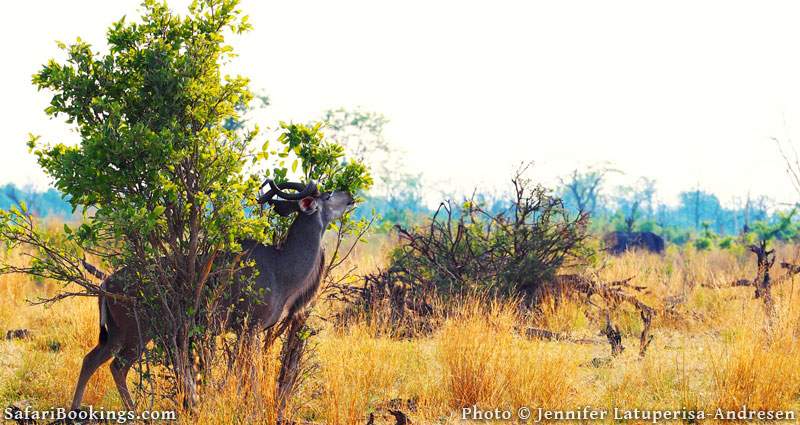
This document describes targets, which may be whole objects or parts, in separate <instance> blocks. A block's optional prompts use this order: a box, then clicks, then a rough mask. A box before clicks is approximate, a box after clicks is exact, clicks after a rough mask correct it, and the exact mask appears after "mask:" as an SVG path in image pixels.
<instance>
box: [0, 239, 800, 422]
mask: <svg viewBox="0 0 800 425" xmlns="http://www.w3.org/2000/svg"><path fill="white" fill-rule="evenodd" d="M391 244H392V242H391V240H390V239H387V238H383V239H380V238H378V239H373V240H371V241H370V242H369V243H367V244H362V245H361V246H359V247H358V249H357V251H356V253H355V255H354V256H353V257H352V258H351V259H350V260H349V261H351V262H352V264H354V265H356V266H357V267H358V272H360V273H367V272H370V271H373V270H375V269H376V268H377V267H379V266H380V265H382V264H384V262H385V255H386V252H387V251H388V249H389V247H390V246H391ZM777 253H778V262H780V261H784V260H788V261H792V260H793V259H794V258H796V256H797V249H796V247H793V246H779V247H778V249H777ZM10 255H12V256H19V253H18V252H12V253H11V254H10ZM602 261H603V262H604V263H605V266H604V267H602V268H601V272H600V274H601V277H602V278H603V279H607V280H616V279H623V278H627V277H630V276H635V279H634V283H635V284H637V285H641V286H646V287H647V291H646V292H647V293H646V294H640V295H639V296H640V298H641V299H642V300H643V301H645V302H647V303H648V304H649V305H651V306H653V307H654V308H656V309H657V310H658V315H657V316H656V317H655V319H654V321H653V335H654V340H653V343H652V344H651V346H650V347H649V349H648V350H647V353H646V355H645V356H644V358H640V356H639V350H638V345H639V340H638V339H639V332H640V331H641V327H642V324H641V319H640V318H639V315H638V313H637V312H636V311H635V310H634V309H632V308H631V309H626V308H622V309H619V310H617V311H616V312H615V313H614V316H613V320H614V322H615V323H616V324H617V325H618V326H619V327H620V329H621V331H622V334H623V344H624V345H625V346H626V347H627V349H626V350H625V351H624V352H623V353H622V354H621V355H620V356H618V357H616V358H614V359H613V360H612V361H611V362H610V363H609V364H607V365H605V364H600V365H599V366H600V367H596V366H598V365H592V360H593V359H600V358H607V357H609V354H610V348H609V345H608V344H578V343H574V342H567V341H556V342H553V341H542V340H536V339H528V338H526V337H524V336H522V334H521V333H520V329H524V328H526V327H528V326H531V327H537V328H545V329H549V330H552V331H557V332H565V333H568V334H570V335H571V336H572V337H574V338H587V339H595V340H598V339H599V340H601V341H602V340H603V337H600V336H598V331H599V330H600V328H601V327H602V326H603V322H602V320H600V319H599V318H598V316H597V314H596V313H597V310H596V309H595V310H593V307H591V306H587V305H585V304H582V303H579V302H578V301H570V300H567V301H564V302H561V303H560V304H559V305H558V307H556V306H555V303H553V302H552V301H547V302H546V304H545V306H544V308H543V314H541V315H539V316H538V317H531V316H529V317H522V315H521V314H520V313H519V311H520V310H519V309H518V308H517V307H516V305H515V304H514V303H513V302H512V301H507V302H490V301H486V300H485V299H481V298H480V297H474V298H471V299H467V300H465V301H463V302H462V303H460V305H458V306H456V307H455V308H451V310H452V311H454V313H451V314H450V315H449V317H441V318H439V319H440V321H441V326H440V327H438V328H437V329H436V330H435V331H434V332H433V333H432V334H430V335H427V336H420V337H418V338H414V339H399V338H389V337H386V336H376V335H381V334H385V333H382V332H379V331H380V329H376V328H375V326H376V325H370V324H368V323H367V321H361V322H360V323H357V324H354V325H351V326H348V327H347V328H346V329H337V328H336V327H335V326H333V325H332V323H331V322H326V321H324V320H321V319H319V318H318V319H315V320H314V322H315V327H317V328H319V334H317V335H315V336H313V337H312V342H311V346H312V348H313V349H312V350H311V351H312V352H311V357H310V359H309V361H308V362H307V365H309V366H311V368H310V369H309V370H308V373H307V375H306V376H305V380H304V382H303V383H302V385H301V387H300V389H299V391H298V393H297V394H296V396H295V398H294V401H293V405H292V408H293V410H294V412H295V414H294V417H293V418H294V420H296V421H297V422H298V423H303V421H308V422H313V423H328V424H354V423H361V424H363V423H366V422H367V420H368V417H369V414H370V412H375V413H377V416H376V417H375V418H376V422H375V423H380V419H381V418H382V416H381V415H382V412H386V406H387V405H388V404H389V402H390V401H391V400H395V401H394V403H395V404H397V403H398V401H397V399H399V400H400V401H399V404H400V405H401V407H400V408H401V409H403V410H404V411H405V412H406V413H408V415H409V417H410V418H411V420H412V421H413V422H414V423H461V422H462V421H461V409H460V407H461V406H470V405H473V404H476V405H478V406H481V407H484V408H487V409H489V408H495V407H499V408H504V409H505V408H510V409H516V408H518V407H520V406H529V407H532V408H536V407H545V408H550V409H575V408H581V407H582V406H584V405H591V406H593V407H594V408H605V409H609V410H610V409H613V408H614V407H620V408H624V409H635V408H638V409H670V410H675V409H681V408H686V409H705V410H707V411H711V410H713V409H715V408H717V407H721V408H724V409H732V410H736V409H739V408H741V406H742V405H747V406H748V408H751V409H773V410H774V409H791V410H797V409H799V408H800V403H799V400H798V394H800V352H798V351H800V349H798V347H797V344H796V343H795V340H796V338H797V336H798V334H799V333H800V293H798V291H800V285H798V284H797V283H798V282H795V281H794V280H787V281H785V282H783V283H782V284H780V285H779V286H777V287H775V288H774V289H773V293H774V296H775V299H776V314H775V316H774V318H773V319H772V321H771V324H770V321H768V320H767V318H766V315H765V312H764V307H763V303H762V302H761V300H758V299H754V297H753V288H752V287H731V282H733V281H736V280H738V279H742V278H748V279H752V277H753V276H754V275H755V273H756V270H755V260H754V255H753V254H751V253H749V252H747V251H744V250H740V251H739V252H731V251H719V250H717V251H710V252H698V251H695V250H693V249H691V248H687V249H682V248H680V249H679V248H677V247H675V246H670V247H669V249H668V250H667V252H666V254H664V255H663V256H658V255H653V254H647V253H640V252H633V253H627V254H625V255H623V256H620V257H606V258H604V259H603V260H602ZM774 273H775V274H781V273H782V271H780V270H779V269H778V267H777V266H776V268H775V270H774ZM58 289H59V287H58V286H57V285H56V284H54V283H50V282H44V283H36V282H34V281H32V280H30V279H29V278H27V277H23V276H6V277H2V278H0V331H2V332H3V335H5V332H6V330H11V329H28V330H29V331H30V336H29V337H28V338H23V339H12V340H0V405H2V406H8V405H9V404H11V403H18V404H19V403H28V404H30V405H32V406H33V407H35V408H38V409H49V408H51V407H59V406H60V407H66V406H68V405H69V402H70V401H71V397H72V391H73V389H74V383H75V380H76V377H77V375H78V371H79V370H80V365H81V361H82V358H83V356H84V355H85V354H86V353H87V352H88V351H89V350H90V349H91V348H92V347H94V345H95V343H96V341H97V338H98V317H97V316H98V311H97V301H96V300H95V299H94V298H82V299H70V300H68V301H64V302H60V303H56V304H55V305H53V306H51V307H45V306H31V305H29V304H28V303H26V301H25V300H26V299H34V298H36V297H37V296H41V295H52V294H53V293H55V291H57V290H58ZM670 299H671V300H675V299H678V300H683V301H682V302H678V303H677V306H676V307H675V308H674V311H673V312H672V313H670V314H667V313H665V303H666V302H667V300H670ZM451 307H452V306H451ZM336 308H337V306H336V305H332V304H330V303H319V304H318V305H317V309H318V310H319V311H321V312H322V314H321V316H326V315H327V312H331V311H333V310H335V309H336ZM586 312H589V314H587V313H586ZM373 323H374V322H373ZM273 350H274V352H271V353H268V354H267V355H259V356H258V358H256V359H255V360H256V361H257V362H259V364H260V365H261V367H260V370H261V372H260V375H259V377H258V382H259V385H258V386H257V387H258V388H257V390H256V391H253V390H252V388H250V384H251V383H252V382H250V383H248V382H244V383H243V382H240V381H238V380H235V379H232V380H229V383H228V384H227V385H226V386H225V387H224V388H220V389H214V390H208V391H207V392H206V396H205V398H204V401H203V403H202V404H201V405H200V407H199V408H198V411H197V413H196V416H195V417H193V418H192V419H191V420H190V419H188V418H187V417H185V416H184V417H183V419H180V420H181V422H197V423H220V424H223V423H226V424H227V423H242V424H244V423H270V422H271V421H273V420H274V418H272V417H271V413H270V409H269V408H268V406H270V403H271V402H272V399H273V392H274V381H275V374H276V371H277V367H276V366H277V365H276V363H277V362H275V361H274V358H275V356H276V353H277V350H278V348H277V347H275V348H273ZM135 375H136V374H135V373H132V374H131V376H130V377H129V380H130V381H131V383H134V382H137V380H138V377H137V376H135ZM408 400H412V402H411V404H412V406H411V408H409V406H408ZM142 403H143V402H142V401H140V406H142ZM84 404H92V405H94V406H95V409H100V408H101V407H102V408H105V409H106V410H116V409H122V403H121V401H120V398H119V395H118V394H117V391H116V389H115V387H114V384H113V380H112V378H111V375H110V373H109V371H108V368H107V367H106V366H103V367H101V369H100V370H99V371H98V373H97V374H95V376H94V377H93V378H92V380H91V381H90V383H89V386H88V388H87V392H86V396H85V398H84ZM156 407H157V408H172V406H170V404H169V403H168V402H166V401H162V402H158V403H157V406H156ZM384 416H385V415H384ZM635 422H636V421H632V422H630V423H635ZM711 422H713V421H711ZM391 423H394V422H391Z"/></svg>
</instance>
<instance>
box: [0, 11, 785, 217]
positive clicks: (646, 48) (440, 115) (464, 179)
mask: <svg viewBox="0 0 800 425" xmlns="http://www.w3.org/2000/svg"><path fill="white" fill-rule="evenodd" d="M187 3H188V2H187V1H174V2H170V4H171V5H172V7H173V9H176V10H178V11H180V12H183V11H184V10H185V4H187ZM242 8H243V9H244V10H245V12H246V13H248V14H249V15H250V19H251V22H252V23H253V24H254V26H255V30H254V31H252V32H250V33H248V34H246V35H244V36H241V37H238V38H234V39H233V45H234V46H235V47H236V48H237V50H238V52H239V54H240V56H239V58H238V59H237V60H236V62H235V63H233V64H232V66H231V69H232V70H234V71H236V72H239V73H241V74H243V75H245V76H249V77H250V78H251V80H252V87H253V88H255V89H259V90H263V91H264V92H265V93H266V94H268V95H269V96H270V98H271V101H272V106H271V107H270V108H269V109H268V115H269V116H268V119H266V120H265V121H264V122H265V123H267V124H269V123H274V122H275V121H277V120H285V121H291V120H294V121H302V122H305V121H309V120H311V119H315V118H318V117H319V116H320V115H321V114H322V112H323V111H324V110H326V109H328V108H335V107H339V106H344V107H349V108H351V107H356V106H360V107H362V108H363V109H365V110H372V111H377V112H381V113H383V114H385V115H386V116H387V117H388V118H389V119H390V120H391V123H390V125H389V126H388V128H387V134H386V136H387V139H388V140H389V141H390V142H392V143H393V144H394V145H395V146H397V147H399V148H400V149H402V150H404V151H405V152H406V158H407V162H408V164H409V165H408V167H409V169H410V170H411V171H418V172H422V173H423V175H424V176H425V179H426V182H427V183H429V184H430V185H436V186H442V187H447V188H454V189H458V190H465V189H467V188H469V187H472V186H474V185H478V186H480V187H481V188H486V189H492V188H496V187H498V186H499V185H502V184H504V183H505V182H506V181H507V180H508V177H509V175H510V173H511V171H512V169H513V167H514V164H516V163H518V162H519V161H521V160H534V161H536V162H537V164H538V166H537V172H536V174H537V176H538V177H539V178H540V179H541V181H542V182H544V183H549V184H552V183H554V182H555V181H556V179H555V177H556V176H558V175H563V174H566V173H568V172H569V171H571V170H572V169H573V168H576V167H583V166H586V165H588V164H593V163H601V162H608V163H610V164H611V165H612V166H614V167H615V168H618V169H620V170H623V171H624V172H625V173H626V176H625V177H624V178H620V179H618V180H620V181H624V180H626V179H627V180H628V181H633V180H635V179H636V178H637V177H638V176H647V177H650V178H655V179H656V181H657V186H658V189H659V193H660V195H661V198H662V199H665V200H667V201H670V200H671V199H674V197H675V195H676V194H677V193H678V192H679V191H680V190H688V189H691V188H693V187H695V186H696V185H698V184H699V185H700V187H701V188H703V189H705V190H708V191H712V192H714V193H716V194H718V195H719V196H720V198H721V200H722V201H723V202H724V203H727V202H729V201H730V200H731V199H732V198H733V197H734V196H740V197H744V196H746V194H747V192H748V191H750V192H752V193H754V194H766V195H769V196H771V197H773V198H775V199H776V200H778V201H795V200H797V198H798V195H797V194H796V193H795V191H794V190H793V188H792V186H791V184H790V182H789V180H788V178H787V177H786V174H785V172H784V165H783V160H782V159H781V157H780V156H779V154H778V152H777V149H776V147H775V144H774V142H772V141H771V139H770V138H771V137H781V138H784V139H785V138H787V137H789V136H791V135H792V134H794V135H795V137H794V139H796V140H798V143H800V137H798V132H800V25H798V22H797V17H798V16H800V15H798V12H800V10H799V9H798V7H797V6H794V5H793V3H792V2H785V3H781V2H765V1H759V2H755V1H754V2H746V3H745V2H731V1H723V2H702V3H701V2H698V1H686V2H682V1H670V2H648V1H641V0H637V1H631V2H606V1H603V2H598V1H587V2H571V1H557V2H533V1H481V2H476V1H463V0H462V1H430V0H428V1H395V2H386V1H375V0H368V1H336V0H327V1H280V2H277V1H260V2H259V1H254V0H249V1H248V0H245V1H243V2H242ZM137 9H138V1H135V0H134V1H128V0H126V1H113V2H111V1H94V0H93V1H86V0H73V1H69V2H64V1H46V2H42V1H33V0H29V1H25V2H11V3H8V4H5V5H4V12H5V13H4V15H5V16H6V19H5V20H4V23H3V25H2V26H0V37H2V39H3V40H4V49H3V50H4V52H3V57H4V58H5V59H4V61H3V65H2V66H1V67H0V84H2V89H3V90H2V93H3V95H4V97H5V99H4V101H3V102H2V103H0V108H2V116H3V117H4V121H5V122H4V125H2V127H0V146H2V152H3V155H0V183H5V182H8V181H13V182H16V183H19V184H34V185H37V186H39V187H44V186H46V185H47V184H48V180H47V179H46V178H45V176H44V175H43V174H42V173H41V172H40V171H39V170H38V168H37V166H36V165H35V163H34V161H33V158H32V157H31V155H29V154H28V153H27V148H26V146H25V141H26V140H27V136H26V135H27V133H29V132H33V133H35V134H40V135H42V136H43V137H44V139H45V140H49V141H59V140H67V141H69V140H72V141H74V140H75V136H74V135H70V134H69V133H68V132H67V131H66V130H65V128H66V127H65V126H64V124H63V123H62V122H60V121H58V120H49V119H48V118H47V117H46V116H45V114H44V112H43V109H44V108H45V106H46V105H47V101H48V99H49V98H48V96H47V95H46V94H44V93H37V92H36V91H35V89H34V88H33V86H32V85H31V84H30V77H31V75H32V74H33V73H34V72H35V71H36V70H37V69H38V68H39V67H40V65H41V64H43V63H44V62H45V61H46V60H47V59H48V58H50V57H53V56H56V55H57V54H58V49H57V48H56V46H55V43H54V40H62V41H65V42H69V41H73V40H74V39H75V37H77V36H81V37H82V38H83V39H85V40H87V41H89V42H90V43H92V44H93V45H95V46H96V47H102V46H104V45H105V43H104V36H105V30H106V28H107V27H108V25H109V24H110V23H111V22H112V21H114V20H116V19H118V18H119V17H121V16H122V15H123V14H128V15H129V17H133V16H136V15H137V13H136V11H137ZM784 123H785V124H784Z"/></svg>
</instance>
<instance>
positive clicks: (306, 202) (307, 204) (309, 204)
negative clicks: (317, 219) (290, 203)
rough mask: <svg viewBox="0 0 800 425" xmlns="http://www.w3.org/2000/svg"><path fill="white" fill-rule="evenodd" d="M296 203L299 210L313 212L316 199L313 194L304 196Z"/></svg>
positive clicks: (315, 208) (315, 209)
mask: <svg viewBox="0 0 800 425" xmlns="http://www.w3.org/2000/svg"><path fill="white" fill-rule="evenodd" d="M297 205H298V207H300V211H302V212H303V213H305V214H313V213H314V212H315V211H317V199H316V198H314V197H313V196H306V197H305V198H303V199H301V200H299V201H298V202H297Z"/></svg>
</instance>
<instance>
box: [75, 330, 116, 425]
mask: <svg viewBox="0 0 800 425" xmlns="http://www.w3.org/2000/svg"><path fill="white" fill-rule="evenodd" d="M113 354H114V353H113V347H112V345H111V344H110V343H109V342H108V341H106V342H101V343H99V344H97V346H96V347H94V348H93V349H92V351H90V352H89V354H87V355H86V357H84V358H83V366H81V374H80V376H79V377H78V384H77V385H76V386H75V396H74V397H73V398H72V407H71V409H72V410H77V409H80V407H81V400H82V399H83V393H84V391H85V390H86V384H87V383H88V382H89V378H91V377H92V375H94V372H95V371H96V370H97V368H98V367H100V365H102V364H103V363H105V362H107V361H108V359H110V358H111V356H112V355H113Z"/></svg>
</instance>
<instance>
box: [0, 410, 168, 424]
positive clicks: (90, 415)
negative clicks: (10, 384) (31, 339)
mask: <svg viewBox="0 0 800 425" xmlns="http://www.w3.org/2000/svg"><path fill="white" fill-rule="evenodd" d="M177 418H178V417H177V414H176V413H175V411H174V410H144V411H142V412H138V413H137V412H134V411H132V410H104V409H100V410H95V409H94V408H93V407H92V406H89V407H88V409H87V410H67V409H65V408H63V407H57V408H50V409H49V410H36V409H34V408H32V407H31V406H26V407H25V408H24V409H20V408H17V407H7V408H6V409H5V411H4V412H3V419H5V420H8V421H16V422H23V421H40V420H41V421H65V420H69V421H71V422H72V423H81V422H89V421H92V422H95V421H105V422H116V423H119V424H124V423H127V422H128V421H175V420H177Z"/></svg>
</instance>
